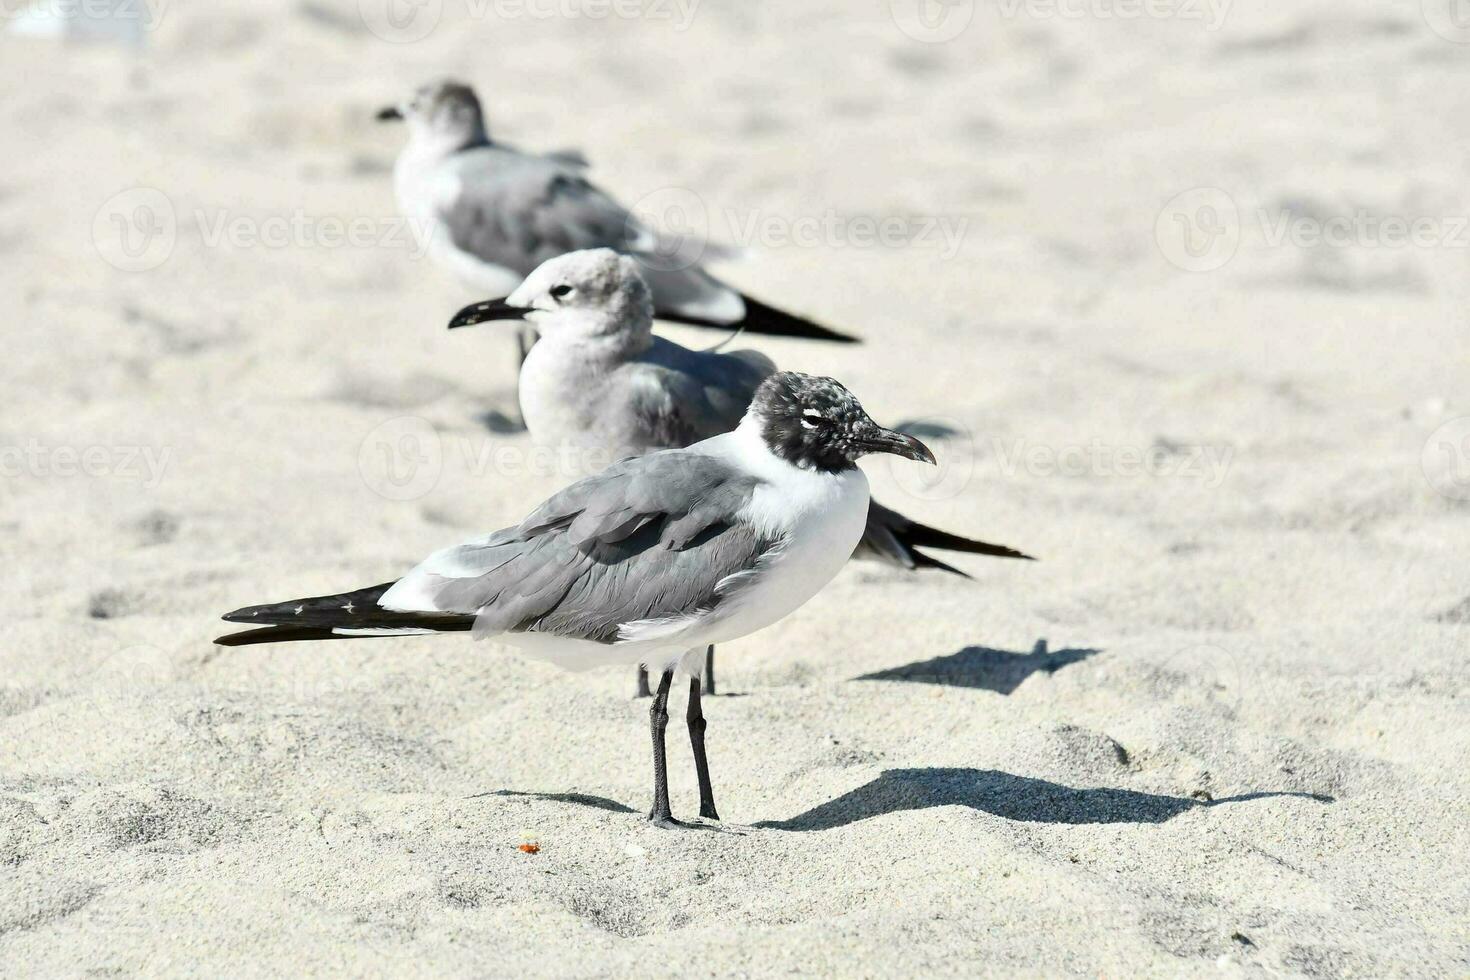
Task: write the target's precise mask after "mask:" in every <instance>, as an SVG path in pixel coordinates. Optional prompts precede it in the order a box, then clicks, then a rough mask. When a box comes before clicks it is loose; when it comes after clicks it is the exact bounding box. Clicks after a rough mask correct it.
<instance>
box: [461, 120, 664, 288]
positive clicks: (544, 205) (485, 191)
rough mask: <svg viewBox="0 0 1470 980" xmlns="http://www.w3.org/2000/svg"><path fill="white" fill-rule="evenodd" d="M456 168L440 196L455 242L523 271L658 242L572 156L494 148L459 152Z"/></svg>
mask: <svg viewBox="0 0 1470 980" xmlns="http://www.w3.org/2000/svg"><path fill="white" fill-rule="evenodd" d="M449 167H450V168H451V170H450V174H449V176H452V177H453V178H455V180H454V183H453V184H452V185H451V186H450V187H449V189H448V190H447V192H446V193H444V194H443V195H442V196H441V197H440V198H439V200H438V202H437V210H438V215H439V218H440V220H441V221H443V223H444V226H445V229H446V230H447V232H448V234H449V240H450V241H451V242H452V243H453V244H454V246H455V247H456V248H458V249H460V250H461V251H464V252H469V253H470V254H471V255H474V256H476V257H477V258H479V259H482V260H483V261H486V262H491V263H494V264H495V265H499V266H504V267H506V268H508V269H513V270H515V271H516V272H518V273H520V274H521V275H529V274H530V273H531V272H532V270H534V269H535V268H536V267H537V266H538V265H540V264H541V263H542V262H545V261H546V260H547V259H551V258H555V257H556V256H558V255H563V254H565V253H567V252H574V251H577V250H578V249H584V248H613V249H617V250H618V251H621V252H631V251H636V250H637V249H638V248H640V247H642V246H646V245H647V244H648V242H649V241H651V239H650V238H649V236H648V234H647V232H645V231H643V229H642V228H641V227H640V226H639V225H638V223H637V221H636V220H634V219H633V218H632V216H631V215H629V214H628V212H627V211H625V210H624V209H623V208H622V207H621V206H620V205H619V204H618V203H617V202H616V201H614V200H613V199H612V198H610V197H608V196H607V195H606V194H604V193H602V191H600V190H598V189H597V188H596V187H594V186H593V185H592V184H591V183H590V182H589V181H588V180H587V178H586V177H584V176H583V175H582V169H583V168H582V167H580V166H578V165H576V164H572V163H569V162H567V161H566V160H563V159H557V158H553V157H546V156H529V155H527V154H523V153H517V152H516V151H514V150H512V149H510V148H508V147H496V146H487V147H476V148H475V149H473V150H468V151H465V152H464V153H460V154H457V155H456V156H454V157H452V158H451V160H450V162H449Z"/></svg>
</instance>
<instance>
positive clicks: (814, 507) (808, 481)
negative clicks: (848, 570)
mask: <svg viewBox="0 0 1470 980" xmlns="http://www.w3.org/2000/svg"><path fill="white" fill-rule="evenodd" d="M719 438H720V439H722V440H728V445H729V446H730V447H731V449H732V450H733V451H734V452H735V453H737V454H738V455H739V456H740V457H741V462H742V464H743V465H744V466H745V468H746V469H747V470H751V471H754V472H755V473H756V475H758V476H761V477H762V478H763V479H764V481H765V482H764V483H763V484H762V485H761V486H759V487H758V488H757V489H756V491H755V493H754V494H753V495H752V496H751V500H750V503H749V504H747V505H746V507H745V509H744V510H743V511H742V512H741V515H740V516H741V517H742V518H744V519H745V520H747V521H749V522H750V523H751V524H752V525H753V526H755V527H756V528H758V529H759V530H760V531H761V532H762V533H764V534H766V535H769V536H771V537H784V538H785V539H786V541H787V544H786V546H785V547H784V548H783V549H782V550H781V551H780V552H778V553H777V554H776V555H774V556H773V557H772V558H770V559H768V560H767V562H766V563H765V564H764V565H763V566H762V567H761V568H760V570H759V571H758V572H757V573H756V574H755V575H753V576H751V578H750V580H749V582H748V583H747V584H744V585H743V587H742V588H740V589H739V591H738V593H737V594H736V596H735V597H734V598H733V599H732V600H731V601H730V602H729V603H727V604H725V605H723V606H721V607H720V610H719V613H718V615H717V616H716V617H715V621H712V622H710V623H709V624H708V627H707V629H708V630H709V631H710V632H711V635H710V636H709V638H708V639H704V638H703V637H701V642H706V643H719V642H724V641H726V640H733V639H736V638H737V637H741V636H745V635H746V634H748V633H753V632H755V631H756V630H759V629H764V628H765V627H767V626H770V625H771V624H772V623H774V622H776V621H777V620H779V619H781V618H783V617H785V616H786V615H788V614H789V613H791V612H794V611H795V610H796V609H797V608H799V607H800V606H802V605H804V604H805V603H806V601H807V600H808V599H810V598H811V597H812V596H814V595H816V594H817V593H818V592H820V591H821V590H822V588H823V587H824V586H825V585H826V584H827V583H828V582H830V581H831V580H832V579H833V577H834V576H836V574H837V573H838V572H839V571H840V570H841V569H842V566H843V565H845V564H847V560H848V559H849V558H851V557H852V552H853V549H854V548H856V547H857V544H858V541H859V540H861V538H862V536H863V530H864V528H865V527H866V526H867V520H868V478H867V477H866V476H865V475H864V474H863V471H862V470H859V469H856V468H853V469H851V470H848V471H846V472H844V473H823V472H821V471H819V470H807V469H800V468H798V467H796V466H793V465H791V464H790V463H787V462H786V461H785V460H781V459H778V458H776V457H775V456H772V455H771V454H770V453H768V452H765V451H764V447H763V446H762V447H761V449H760V451H759V453H756V452H754V451H752V447H751V445H750V442H751V441H752V440H759V436H758V435H757V434H756V433H755V431H754V427H753V426H751V425H749V424H748V423H743V424H742V425H741V426H740V428H739V429H737V430H736V431H734V432H732V433H729V434H727V435H725V436H721V437H719Z"/></svg>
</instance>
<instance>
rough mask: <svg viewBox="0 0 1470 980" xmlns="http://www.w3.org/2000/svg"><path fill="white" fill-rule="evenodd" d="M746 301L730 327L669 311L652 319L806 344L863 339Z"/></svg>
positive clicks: (661, 311)
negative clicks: (794, 339)
mask: <svg viewBox="0 0 1470 980" xmlns="http://www.w3.org/2000/svg"><path fill="white" fill-rule="evenodd" d="M740 298H741V299H742V300H744V301H745V316H744V318H743V319H740V320H736V321H734V322H733V323H720V322H718V321H716V320H711V319H708V318H706V317H699V316H690V315H688V314H684V313H675V312H673V311H672V310H659V311H658V312H657V313H655V314H654V315H655V316H657V317H658V318H659V319H660V320H666V321H668V322H669V323H683V324H687V325H688V326H692V327H713V328H716V329H719V330H730V331H732V332H735V333H740V332H741V331H744V332H746V333H763V334H769V335H770V336H773V337H802V338H805V339H807V340H827V341H831V342H832V343H837V344H860V343H862V339H861V338H859V337H854V336H852V335H851V334H845V333H842V332H841V331H839V330H833V329H832V328H831V327H824V326H822V325H821V324H819V323H813V322H812V321H811V320H808V319H806V318H805V317H800V316H797V315H796V314H794V313H787V312H786V311H784V310H778V309H776V308H775V307H774V306H767V305H766V304H765V303H762V302H761V301H760V300H758V299H754V298H753V297H750V296H747V295H745V294H744V293H741V294H740Z"/></svg>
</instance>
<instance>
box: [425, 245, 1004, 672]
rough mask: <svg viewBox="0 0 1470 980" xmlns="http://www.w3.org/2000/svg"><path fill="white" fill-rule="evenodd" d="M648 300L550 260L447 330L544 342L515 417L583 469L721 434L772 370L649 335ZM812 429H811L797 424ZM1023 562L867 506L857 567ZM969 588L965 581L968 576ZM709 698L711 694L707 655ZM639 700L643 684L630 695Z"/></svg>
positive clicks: (628, 267)
mask: <svg viewBox="0 0 1470 980" xmlns="http://www.w3.org/2000/svg"><path fill="white" fill-rule="evenodd" d="M653 302H654V301H653V298H652V297H651V296H650V290H649V288H648V285H647V284H646V283H645V282H644V280H643V278H642V277H641V276H640V270H639V267H638V264H637V263H636V262H635V261H633V260H632V259H630V258H628V257H627V256H623V255H619V254H617V253H616V252H613V251H612V250H610V249H592V250H589V251H582V252H573V253H570V254H568V255H563V256H558V257H557V258H554V259H552V260H550V261H548V262H546V263H545V264H543V265H542V266H541V267H540V268H538V269H537V270H536V271H535V272H533V273H531V275H530V276H529V277H527V279H526V281H525V282H524V283H522V284H521V285H520V286H519V287H518V288H517V289H516V290H515V291H514V292H513V293H511V294H510V295H509V296H507V297H505V298H504V299H497V300H489V301H487V302H483V303H475V304H472V305H470V306H467V307H465V308H464V309H463V310H461V311H460V312H459V313H458V314H457V315H456V316H455V317H454V319H453V320H452V321H451V322H450V324H449V326H450V328H451V329H454V328H457V327H466V326H471V325H473V324H477V323H483V322H485V321H488V320H513V321H529V322H531V323H532V324H534V326H535V328H536V330H537V332H538V333H539V334H540V335H541V338H542V339H541V341H540V342H539V343H537V344H536V346H535V347H533V348H532V349H531V351H530V353H529V354H528V355H527V357H526V361H525V363H524V364H523V365H522V367H521V373H520V383H519V391H520V402H521V414H522V415H523V416H524V417H525V420H526V427H527V428H528V429H529V430H530V432H531V436H532V438H533V439H535V440H536V441H537V442H538V443H543V444H547V445H570V446H574V447H577V448H579V449H582V450H585V451H586V452H587V453H588V456H589V458H614V459H615V458H620V457H622V456H627V455H638V454H642V453H647V452H650V451H654V450H659V449H668V448H675V447H679V446H687V445H690V444H692V443H696V442H698V441H699V440H701V439H708V438H709V437H711V436H714V435H716V434H718V433H721V432H728V431H729V430H730V429H733V428H735V426H736V425H738V424H739V423H740V420H741V417H742V416H743V415H745V413H746V409H747V407H748V406H749V405H750V404H751V399H752V397H754V395H755V393H756V391H757V390H758V388H759V387H760V385H761V384H762V382H763V381H764V380H765V379H766V378H767V377H768V376H770V375H772V374H773V373H774V372H775V371H776V366H775V364H773V363H772V362H771V360H770V359H769V358H768V357H766V356H765V355H763V354H759V353H756V352H755V351H746V350H740V351H732V352H730V353H714V352H710V351H694V350H690V349H688V348H686V347H681V346H679V345H678V344H676V343H673V342H672V341H669V340H665V339H664V338H662V337H656V336H654V334H653V331H652V326H653V324H652V320H653V316H654V313H653ZM798 422H799V424H800V425H802V426H804V427H806V428H808V429H814V428H815V427H816V426H820V425H821V424H822V422H821V420H820V419H819V418H816V417H814V418H813V419H811V420H806V419H800V420H798ZM921 547H928V548H937V549H940V550H944V551H958V552H968V553H970V554H977V555H991V556H994V557H999V558H1022V559H1029V558H1030V556H1029V555H1025V554H1022V553H1021V552H1019V551H1016V550H1014V549H1012V548H1007V547H1004V546H1002V545H994V544H987V543H985V542H983V541H972V540H970V539H968V538H963V537H960V536H959V535H955V534H950V533H948V532H946V531H941V530H938V529H937V528H932V527H928V526H926V525H923V524H920V523H918V522H917V521H913V520H910V519H909V518H907V517H904V516H903V515H902V514H899V513H897V512H896V511H893V510H890V509H889V508H887V507H884V506H883V505H882V504H879V503H878V502H877V501H872V502H871V504H870V505H869V508H868V518H867V524H866V528H865V530H864V533H863V535H862V538H861V541H860V542H859V543H858V547H857V549H856V553H855V554H854V557H856V558H866V559H873V560H878V561H882V562H884V563H886V564H889V565H894V566H898V567H900V568H905V569H909V570H913V569H917V568H937V569H941V570H943V571H947V572H952V573H954V574H956V575H961V576H965V573H964V572H962V571H960V570H959V569H957V568H954V567H953V566H951V565H948V564H946V563H944V562H942V561H940V560H939V559H937V558H934V557H931V556H930V555H927V554H925V553H924V552H922V551H920V550H919V548H921ZM965 577H968V576H965ZM707 659H708V660H709V663H707V665H706V669H705V672H704V673H705V679H706V691H707V692H709V693H713V689H714V685H713V680H714V676H713V651H708V657H707ZM647 693H648V678H647V675H646V674H642V673H640V675H639V694H640V695H646V694H647Z"/></svg>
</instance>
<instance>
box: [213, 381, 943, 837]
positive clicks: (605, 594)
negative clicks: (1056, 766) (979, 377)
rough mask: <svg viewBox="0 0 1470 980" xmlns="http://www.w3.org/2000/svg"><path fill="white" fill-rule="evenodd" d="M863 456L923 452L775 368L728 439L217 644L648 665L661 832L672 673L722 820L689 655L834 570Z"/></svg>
mask: <svg viewBox="0 0 1470 980" xmlns="http://www.w3.org/2000/svg"><path fill="white" fill-rule="evenodd" d="M870 453H893V454H895V455H898V456H902V457H904V458H906V459H912V460H918V461H921V462H926V463H931V464H932V463H934V461H935V460H934V454H933V453H931V452H930V451H929V449H928V447H926V446H925V445H924V444H923V443H922V442H920V441H919V440H918V439H915V438H914V437H913V436H910V435H906V434H904V433H901V432H895V431H893V430H891V429H885V428H883V427H882V426H880V425H878V424H877V423H876V422H874V421H873V420H872V419H871V418H869V417H868V414H867V412H865V411H864V410H863V407H862V405H861V404H860V403H859V402H858V400H857V398H855V397H854V396H853V395H852V393H851V392H849V391H848V390H847V389H846V388H844V387H843V386H842V385H841V384H839V383H838V382H836V381H834V380H832V379H831V378H817V377H811V376H809V375H805V374H797V373H795V372H790V371H788V372H783V373H780V374H775V375H772V376H771V377H769V378H767V379H766V380H765V381H763V382H762V383H761V386H760V388H759V389H758V390H757V392H756V394H755V397H754V398H753V399H752V400H751V403H750V408H749V409H748V410H747V411H746V412H745V414H744V416H743V418H742V419H741V421H740V424H739V425H738V426H736V427H735V429H733V430H732V431H730V432H726V433H723V434H721V435H717V436H715V437H713V438H711V439H705V440H703V441H701V442H697V443H695V444H694V445H692V446H690V447H688V448H687V449H670V450H664V451H662V452H657V453H651V454H649V455H645V456H637V457H633V458H630V459H626V460H623V461H622V462H619V463H616V464H614V465H613V466H610V467H608V468H607V469H605V470H603V471H602V472H600V473H598V474H596V475H594V476H590V477H586V478H584V479H582V480H579V481H578V482H576V483H573V484H572V485H570V486H568V487H566V488H565V489H563V490H561V491H560V492H558V493H556V494H553V495H552V496H551V497H550V498H548V499H547V500H546V501H545V502H544V503H542V504H541V505H540V506H539V507H537V508H536V510H534V511H533V512H532V513H531V514H530V516H528V517H527V518H526V519H525V520H523V521H521V523H520V524H517V525H515V526H514V527H508V528H504V529H502V530H500V531H496V532H495V533H493V534H490V535H486V536H484V537H480V538H476V539H474V540H471V541H468V542H465V543H464V544H460V545H455V546H453V547H450V548H446V549H444V550H442V551H439V552H436V553H435V554H433V555H431V556H429V558H428V559H427V560H425V561H424V562H422V563H421V564H419V565H418V566H416V567H415V568H413V569H412V570H410V571H409V573H408V574H407V575H405V576H403V577H402V578H401V579H398V580H397V581H395V582H388V583H385V584H383V585H376V586H373V587H371V588H367V589H359V590H358V591H355V592H344V593H342V594H340V595H329V596H319V597H316V598H309V599H292V600H290V601H289V602H280V603H271V604H267V605H259V606H247V607H245V608H243V609H237V610H235V611H234V612H232V613H228V614H226V615H225V616H224V619H225V620H227V621H229V622H232V623H250V624H254V625H256V626H257V627H258V628H256V629H251V630H246V631H244V632H240V633H233V634H230V635H228V636H223V637H220V638H219V639H217V640H216V641H215V642H216V643H219V644H222V645H224V646H244V645H248V644H255V643H276V642H283V641H299V640H332V639H343V638H356V637H368V636H399V635H404V634H418V633H455V632H469V633H471V634H472V635H473V636H474V637H475V638H479V639H483V638H491V637H493V638H495V639H497V640H500V641H502V642H504V643H507V644H511V645H515V646H519V647H520V648H521V649H523V650H524V651H525V652H526V653H528V654H529V655H531V656H534V657H539V658H542V659H545V660H548V661H550V662H552V663H555V664H558V665H560V666H561V667H564V668H567V669H570V670H583V669H588V668H592V667H598V666H602V665H605V664H623V665H628V664H639V665H643V666H645V667H647V668H648V669H650V670H653V671H655V672H657V674H658V675H659V683H658V691H657V694H655V696H654V699H653V705H652V707H651V708H650V710H649V717H650V720H651V732H652V737H653V784H654V788H653V806H652V807H651V809H650V810H649V814H648V818H649V820H650V821H651V822H652V823H653V824H655V825H656V826H659V827H665V828H672V827H680V826H687V825H686V824H683V823H681V822H680V821H678V820H676V819H675V818H674V816H673V813H672V812H671V810H670V806H669V785H668V773H667V768H666V754H665V746H664V731H665V728H666V727H667V725H668V700H669V691H670V688H671V686H672V684H673V680H674V674H675V671H676V670H678V671H681V672H682V673H684V674H687V675H688V676H689V678H690V682H689V708H688V715H687V721H688V726H689V738H690V743H691V745H692V747H693V750H694V764H695V774H696V776H697V777H698V782H699V814H700V817H701V818H702V819H706V820H716V821H717V820H719V819H720V817H719V814H718V812H717V811H716V809H715V801H714V791H713V789H712V788H711V783H710V778H709V763H708V760H707V758H706V756H705V751H704V734H705V720H704V714H703V712H702V710H701V708H700V701H699V696H700V671H701V669H702V658H701V657H700V656H699V655H700V654H701V653H702V652H703V651H704V650H705V649H706V647H707V646H708V645H709V644H712V643H723V642H726V641H728V640H734V639H736V638H738V637H742V636H745V635H747V634H749V633H753V632H755V631H756V630H759V629H764V628H765V627H767V626H769V625H771V624H772V623H774V622H776V621H777V620H779V619H781V618H783V617H785V616H786V615H788V614H790V613H792V612H794V611H795V610H796V609H797V608H798V607H800V606H801V605H803V604H804V603H805V602H806V601H807V600H808V599H810V598H811V597H812V596H813V595H815V594H816V593H817V591H818V590H820V589H821V588H822V586H824V585H826V584H827V583H828V582H829V581H830V580H831V579H832V577H833V576H835V575H836V574H837V572H838V570H839V569H841V568H842V566H843V564H844V563H846V561H847V559H848V556H850V555H851V554H852V549H853V548H854V547H856V546H857V543H858V539H859V538H861V537H862V534H863V527H864V524H865V522H866V516H867V513H868V481H867V478H866V477H865V476H864V475H863V472H862V470H860V469H858V467H857V461H858V460H859V459H860V458H862V457H863V456H866V455H868V454H870Z"/></svg>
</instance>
